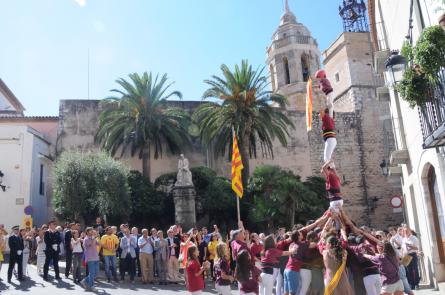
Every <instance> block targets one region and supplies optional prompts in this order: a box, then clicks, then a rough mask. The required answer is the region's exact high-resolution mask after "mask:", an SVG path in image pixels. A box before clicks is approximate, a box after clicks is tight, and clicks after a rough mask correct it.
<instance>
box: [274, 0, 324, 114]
mask: <svg viewBox="0 0 445 295" xmlns="http://www.w3.org/2000/svg"><path fill="white" fill-rule="evenodd" d="M320 55H321V54H320V50H319V49H318V44H317V41H316V40H315V39H314V38H313V37H312V36H311V33H310V31H309V30H308V29H307V28H306V26H304V25H303V24H302V23H299V22H298V21H297V18H296V17H295V15H294V14H293V13H292V11H291V10H290V9H289V3H288V0H285V5H284V13H283V15H282V16H281V20H280V25H279V26H278V28H277V30H276V31H275V33H274V34H273V35H272V44H271V45H270V46H269V48H268V49H267V61H266V63H267V65H268V68H269V72H270V78H271V85H272V90H273V91H277V92H278V93H280V94H283V95H285V96H287V97H288V100H289V107H288V108H289V109H297V110H304V95H305V93H306V82H307V80H308V78H309V77H310V76H312V77H313V76H314V74H315V72H316V71H317V70H318V69H320Z"/></svg>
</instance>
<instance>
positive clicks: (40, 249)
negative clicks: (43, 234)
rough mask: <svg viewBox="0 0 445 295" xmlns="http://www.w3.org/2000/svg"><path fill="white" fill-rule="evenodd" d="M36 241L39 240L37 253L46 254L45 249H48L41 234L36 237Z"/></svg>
mask: <svg viewBox="0 0 445 295" xmlns="http://www.w3.org/2000/svg"><path fill="white" fill-rule="evenodd" d="M40 241H42V242H41V243H40ZM36 242H37V249H36V253H37V255H38V254H44V253H45V250H46V244H45V242H44V241H43V239H41V238H40V237H39V236H37V237H36Z"/></svg>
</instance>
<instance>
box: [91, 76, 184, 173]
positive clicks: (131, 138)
mask: <svg viewBox="0 0 445 295" xmlns="http://www.w3.org/2000/svg"><path fill="white" fill-rule="evenodd" d="M129 77H130V81H126V80H125V79H122V78H120V79H118V80H117V81H116V82H117V83H118V84H119V85H120V86H121V87H122V88H123V90H118V89H113V90H111V91H112V92H115V93H117V94H118V95H119V97H109V98H106V99H104V100H102V101H101V107H102V108H103V111H102V112H101V114H100V116H99V130H98V132H97V135H96V139H97V140H98V141H99V142H100V143H101V145H102V148H103V149H104V150H106V151H108V152H110V153H111V155H115V154H116V152H117V151H118V149H119V148H120V149H121V155H123V154H124V153H125V151H126V149H127V148H128V149H130V152H131V155H132V156H134V154H135V153H136V152H139V158H140V159H142V174H143V175H144V176H146V177H147V178H148V179H149V180H150V159H151V148H152V147H154V158H155V159H157V158H158V157H159V156H161V157H162V154H163V146H165V145H166V146H167V148H168V150H169V151H170V152H172V153H173V154H177V153H179V152H180V151H181V150H182V149H183V148H184V147H187V146H188V144H189V137H188V133H187V128H188V121H189V116H188V115H187V113H186V112H184V111H183V110H182V109H179V108H171V107H169V106H168V104H167V99H168V98H170V97H172V96H176V97H178V98H182V95H181V93H180V92H179V91H173V92H167V91H169V88H170V86H171V85H172V83H170V84H167V75H166V74H164V75H162V76H161V77H159V75H156V76H155V77H153V75H152V73H150V74H148V73H147V72H145V73H144V74H143V75H142V76H140V75H138V74H137V73H134V74H130V75H129Z"/></svg>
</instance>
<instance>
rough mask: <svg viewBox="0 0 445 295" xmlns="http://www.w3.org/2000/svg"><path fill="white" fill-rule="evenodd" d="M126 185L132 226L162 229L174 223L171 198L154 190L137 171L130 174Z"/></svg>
mask: <svg viewBox="0 0 445 295" xmlns="http://www.w3.org/2000/svg"><path fill="white" fill-rule="evenodd" d="M128 184H129V186H130V191H131V193H130V201H131V208H132V210H131V211H132V213H131V216H130V223H131V224H132V225H138V226H148V225H150V226H157V227H163V226H167V225H171V224H173V223H174V205H173V200H172V198H171V196H168V195H167V194H166V193H164V192H162V191H159V190H156V189H155V186H154V185H153V184H152V183H150V182H149V181H148V179H147V178H146V177H144V176H143V175H142V174H141V173H140V172H139V171H131V172H130V174H129V176H128Z"/></svg>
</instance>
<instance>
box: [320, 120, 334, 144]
mask: <svg viewBox="0 0 445 295" xmlns="http://www.w3.org/2000/svg"><path fill="white" fill-rule="evenodd" d="M321 121H322V125H321V129H322V130H323V139H324V140H325V141H326V140H327V139H328V138H331V137H335V135H336V133H335V122H334V119H332V118H331V117H330V116H329V114H324V115H323V117H322V118H321Z"/></svg>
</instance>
